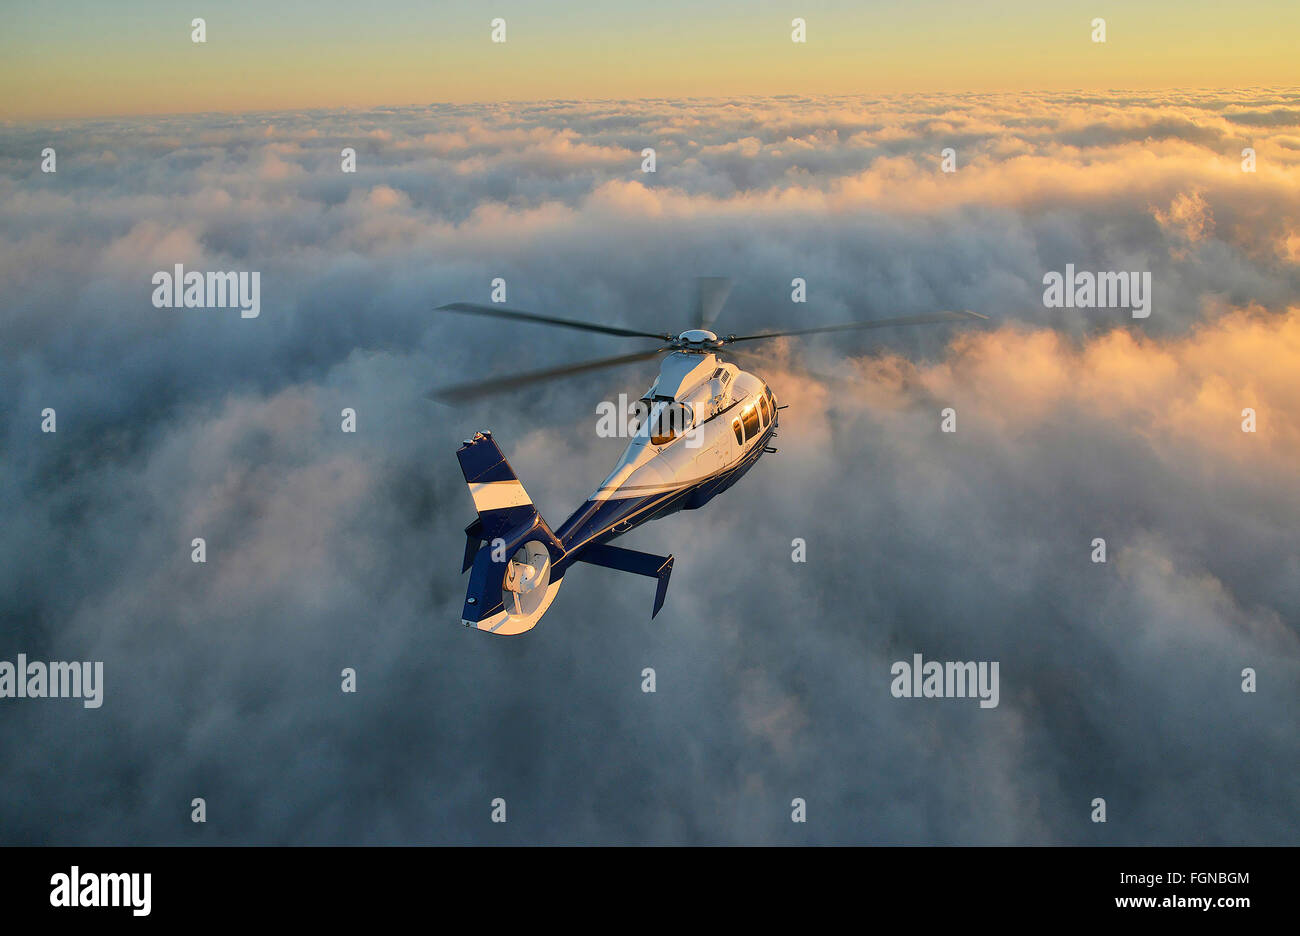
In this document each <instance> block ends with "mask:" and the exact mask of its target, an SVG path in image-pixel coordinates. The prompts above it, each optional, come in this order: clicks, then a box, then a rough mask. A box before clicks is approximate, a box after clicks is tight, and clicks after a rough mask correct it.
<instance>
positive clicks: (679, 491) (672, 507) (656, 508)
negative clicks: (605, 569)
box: [555, 420, 776, 571]
mask: <svg viewBox="0 0 1300 936" xmlns="http://www.w3.org/2000/svg"><path fill="white" fill-rule="evenodd" d="M775 430H776V420H773V421H772V423H771V425H769V426H768V427H767V429H766V430H764V431H763V434H762V435H761V436H760V437H759V439H758V441H757V442H756V443H755V444H754V446H753V447H752V448H751V449H750V450H749V451H748V452H746V453H745V456H744V458H742V459H741V460H740V461H738V462H736V464H734V465H732V466H730V467H729V468H725V469H723V470H722V471H720V472H718V473H717V474H715V475H711V476H709V477H708V478H705V479H704V480H702V481H698V482H696V483H695V484H689V485H686V486H684V487H680V488H675V489H673V490H671V491H664V492H662V493H659V494H646V495H643V496H637V497H616V498H610V499H609V500H603V501H587V502H586V503H585V504H583V505H582V506H581V507H579V508H578V509H577V510H575V511H574V512H573V515H572V516H570V517H569V519H567V520H565V521H564V523H562V524H560V526H559V528H558V529H557V530H556V531H555V535H556V537H557V538H558V539H559V540H560V543H561V544H562V545H563V546H564V551H565V555H564V558H562V559H560V560H559V561H558V562H557V563H556V570H557V571H562V570H563V569H565V568H567V567H568V566H569V565H571V564H572V563H573V562H575V561H577V556H578V554H579V553H581V552H582V550H584V549H586V548H587V547H588V546H591V545H593V544H597V543H607V542H609V541H610V540H612V539H615V538H616V537H619V536H622V535H623V534H624V533H627V532H629V531H630V530H633V529H635V528H636V527H639V526H640V525H641V524H643V523H648V522H649V521H651V520H656V519H658V518H660V517H665V516H667V515H668V514H671V513H675V512H676V511H678V510H681V509H682V508H683V507H684V508H686V509H687V510H692V509H694V508H696V507H702V506H704V504H706V503H707V502H708V501H709V500H711V499H712V498H713V497H714V496H716V495H717V494H720V493H722V492H723V491H725V490H726V489H727V488H729V487H731V485H733V484H735V483H736V481H738V480H739V479H740V477H741V475H743V474H744V473H745V472H746V471H748V470H749V469H750V468H752V467H754V464H755V462H757V461H758V459H759V457H760V456H762V454H763V448H764V446H766V445H767V443H768V442H769V441H770V439H771V436H772V433H773V432H774V431H775Z"/></svg>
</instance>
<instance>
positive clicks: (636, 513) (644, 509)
mask: <svg viewBox="0 0 1300 936" xmlns="http://www.w3.org/2000/svg"><path fill="white" fill-rule="evenodd" d="M730 291H731V281H730V280H729V279H727V278H725V277H701V278H700V279H698V280H697V289H696V300H695V308H694V310H693V315H692V319H693V322H692V325H693V327H691V328H688V329H687V330H685V331H683V332H680V333H678V334H672V333H656V332H650V331H638V330H635V329H630V328H623V327H620V326H615V325H606V324H600V323H596V322H584V321H578V320H575V319H567V318H558V317H555V316H550V315H538V314H535V313H532V312H524V311H520V310H518V309H507V308H503V307H501V306H497V305H482V304H478V303H472V302H452V303H448V304H446V305H442V306H438V307H437V308H436V309H435V311H438V312H453V313H459V314H463V315H476V316H483V317H489V318H500V319H506V320H508V321H511V322H515V323H520V324H525V323H526V324H534V325H544V326H549V327H554V328H568V329H576V330H579V331H586V332H595V333H598V334H604V335H610V336H616V337H620V338H636V339H641V340H645V339H651V340H653V341H654V342H655V346H654V347H647V348H642V349H641V350H638V351H633V352H631V353H629V354H622V355H617V356H614V357H607V358H599V359H596V360H590V361H583V362H578V363H574V364H566V365H563V366H560V367H554V368H549V369H546V370H539V371H531V372H528V373H522V374H515V375H511V376H507V377H504V378H499V379H494V380H492V381H489V382H484V381H482V380H478V381H472V382H469V383H464V384H458V385H455V386H450V387H444V388H441V389H437V390H434V391H432V392H431V393H430V396H431V397H433V398H434V399H435V400H439V401H441V402H446V403H458V402H463V401H468V400H473V399H477V398H480V397H483V396H487V395H490V394H497V393H502V392H507V391H510V390H516V389H519V388H521V387H525V386H530V385H533V384H537V383H542V382H545V381H550V380H556V379H560V378H563V377H568V376H572V375H574V374H581V373H586V372H588V371H593V370H599V369H603V368H607V367H616V366H619V365H623V364H631V363H634V362H638V361H645V360H651V359H653V358H657V357H659V356H660V355H664V358H663V360H662V362H661V364H660V367H659V375H658V377H657V378H656V379H655V381H654V383H653V384H651V385H650V388H649V389H648V390H647V391H646V392H645V394H643V395H642V397H641V398H640V400H639V401H638V405H637V409H636V412H637V415H636V417H635V421H634V425H633V427H632V432H631V433H630V434H631V439H630V441H629V442H628V446H627V449H626V450H625V451H624V452H623V457H622V458H620V459H619V461H618V464H617V465H615V466H614V470H613V471H611V472H610V473H609V475H608V477H606V478H605V480H604V481H602V482H601V484H600V485H599V486H598V487H597V488H596V489H595V491H594V492H593V493H592V494H591V496H590V497H588V498H587V500H586V501H585V502H584V503H583V504H582V505H580V506H579V507H578V508H577V509H576V510H574V511H573V513H572V514H570V516H569V518H568V519H567V520H565V521H564V522H563V523H561V524H560V525H559V526H558V527H556V528H554V529H552V527H551V526H550V525H549V524H548V523H547V522H546V520H545V519H543V517H542V515H541V513H539V512H538V510H537V508H536V507H535V506H534V505H533V501H532V499H531V498H530V497H529V496H528V493H527V492H526V491H525V490H524V486H523V484H522V483H520V481H519V478H518V476H517V475H516V474H515V472H514V470H513V469H512V468H511V467H510V463H509V462H507V461H506V458H505V455H504V454H502V452H501V447H500V445H498V444H497V441H496V439H495V438H493V436H492V433H491V431H490V430H483V431H480V432H476V433H475V434H474V435H473V437H472V438H469V439H466V440H465V441H464V443H463V444H462V445H461V447H460V448H459V449H457V451H456V457H457V459H458V460H459V461H460V467H461V471H462V473H463V474H464V476H465V483H466V484H467V485H468V486H469V492H470V496H471V497H472V498H473V501H474V509H475V511H476V512H477V514H478V516H477V517H476V518H475V519H474V520H473V521H472V522H471V523H470V524H469V526H467V527H466V528H465V554H464V558H463V562H462V565H461V573H462V574H464V573H465V572H466V571H468V572H469V574H470V575H469V585H468V588H467V589H466V595H465V604H464V607H463V610H462V611H461V623H462V624H464V625H465V626H466V627H472V628H476V629H477V630H481V631H487V632H488V633H491V634H497V635H499V636H513V635H517V634H522V633H525V632H526V631H529V630H532V628H533V627H535V626H536V625H537V622H538V621H540V620H541V618H542V615H544V614H545V613H546V611H547V609H549V608H550V607H551V603H552V602H553V601H554V600H555V596H556V593H557V592H558V591H559V589H560V585H561V584H562V583H563V581H564V576H565V573H566V572H568V571H569V569H570V568H571V567H572V566H573V565H575V564H576V563H588V564H590V565H595V566H603V567H604V568H607V569H615V570H618V571H621V572H630V573H632V574H634V575H642V576H646V577H648V578H653V579H655V580H656V586H655V597H654V607H653V610H652V611H651V614H650V617H651V618H652V619H653V618H654V617H655V616H657V615H658V614H659V611H660V610H661V609H662V608H663V605H664V600H665V598H666V597H667V594H668V580H669V577H670V576H671V575H672V570H673V556H672V555H668V556H656V555H653V554H651V553H646V552H641V551H639V550H634V549H627V548H625V547H621V546H613V545H611V544H610V541H611V540H613V539H615V538H617V537H619V536H622V535H624V534H625V533H628V532H630V531H631V530H633V529H635V528H636V527H638V526H641V525H642V524H644V523H648V522H649V521H651V520H656V519H659V518H660V517H664V516H667V515H669V514H672V513H676V512H677V511H679V510H697V509H699V508H700V507H703V506H704V505H705V504H707V503H708V502H709V501H711V500H712V499H713V498H715V497H717V496H718V495H719V494H721V493H722V492H723V491H725V490H727V488H729V487H731V486H732V485H733V484H735V483H736V482H737V481H738V480H740V478H741V477H742V476H743V475H744V474H745V473H746V472H747V471H749V470H750V469H751V468H753V467H754V465H755V463H756V462H757V461H758V460H759V458H761V457H762V456H763V455H765V454H772V453H775V452H776V451H777V449H776V448H775V447H773V446H772V445H771V444H770V443H771V442H772V440H773V439H774V438H775V437H776V434H777V428H778V425H779V416H778V414H779V412H780V411H781V410H783V409H785V408H786V406H785V405H782V404H779V403H778V398H777V396H776V394H775V393H774V392H773V391H772V388H771V387H770V386H768V384H767V383H766V382H765V381H764V380H763V379H762V378H761V377H759V376H758V375H757V374H754V373H751V372H748V371H746V370H743V369H741V367H739V366H738V365H737V364H736V363H733V362H732V361H730V360H726V359H725V358H724V354H725V355H726V356H727V357H738V356H739V355H738V354H737V352H736V351H733V350H732V346H734V345H737V344H741V343H743V342H753V341H762V340H767V339H772V338H782V337H791V336H798V335H813V334H824V333H828V332H839V331H855V330H860V329H870V328H884V327H890V326H901V325H924V324H934V323H943V322H965V321H970V320H973V319H987V316H985V315H981V314H979V313H977V312H969V311H962V312H935V313H929V314H923V315H909V316H901V317H896V318H886V319H873V320H867V321H856V322H848V323H843V324H835V325H822V326H815V327H812V328H800V329H794V330H790V331H765V332H760V333H758V334H753V335H739V336H737V335H726V336H725V337H724V336H720V335H719V334H718V333H717V332H715V331H713V328H712V326H713V324H714V322H715V321H716V319H717V316H718V313H719V312H721V310H722V306H723V304H724V303H725V302H726V299H727V296H728V294H729V293H730Z"/></svg>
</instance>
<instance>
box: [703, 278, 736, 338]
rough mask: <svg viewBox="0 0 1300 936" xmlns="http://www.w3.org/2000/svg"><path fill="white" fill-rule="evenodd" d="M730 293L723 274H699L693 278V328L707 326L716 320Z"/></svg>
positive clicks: (729, 285) (729, 286)
mask: <svg viewBox="0 0 1300 936" xmlns="http://www.w3.org/2000/svg"><path fill="white" fill-rule="evenodd" d="M730 293H731V280H729V279H727V277H725V276H701V277H699V278H697V279H696V280H695V315H694V319H695V325H694V327H695V328H708V327H709V326H710V325H712V324H713V323H714V322H715V321H717V318H718V313H719V312H721V311H722V305H723V303H725V302H726V301H727V296H728V295H729V294H730Z"/></svg>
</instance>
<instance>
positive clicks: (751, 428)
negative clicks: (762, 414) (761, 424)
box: [740, 403, 758, 442]
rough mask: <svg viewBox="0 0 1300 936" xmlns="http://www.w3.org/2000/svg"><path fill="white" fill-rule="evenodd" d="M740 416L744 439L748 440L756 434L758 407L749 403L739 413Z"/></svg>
mask: <svg viewBox="0 0 1300 936" xmlns="http://www.w3.org/2000/svg"><path fill="white" fill-rule="evenodd" d="M740 418H741V420H742V421H743V422H744V423H745V441H746V442H748V441H749V440H750V439H752V438H754V436H756V435H758V407H756V406H754V405H753V404H752V403H751V404H750V405H749V408H748V409H746V410H745V411H744V412H743V413H741V414H740Z"/></svg>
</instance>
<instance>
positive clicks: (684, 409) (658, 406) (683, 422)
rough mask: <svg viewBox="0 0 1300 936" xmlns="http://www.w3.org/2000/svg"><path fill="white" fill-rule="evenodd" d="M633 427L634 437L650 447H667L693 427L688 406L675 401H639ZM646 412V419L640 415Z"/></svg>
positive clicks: (692, 419)
mask: <svg viewBox="0 0 1300 936" xmlns="http://www.w3.org/2000/svg"><path fill="white" fill-rule="evenodd" d="M638 403H639V404H640V405H639V406H638V410H639V413H638V414H637V417H636V421H635V423H634V425H635V426H636V436H637V437H638V438H641V439H648V440H649V442H650V444H651V445H667V444H668V443H669V442H671V441H673V440H674V439H676V438H679V437H681V436H683V435H685V434H686V433H687V432H689V431H690V430H691V428H692V426H694V425H695V419H694V414H693V413H692V411H691V407H690V404H688V403H678V402H676V401H675V400H640V401H638ZM647 411H648V413H649V416H648V418H643V416H642V414H644V413H646V412H647Z"/></svg>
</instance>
